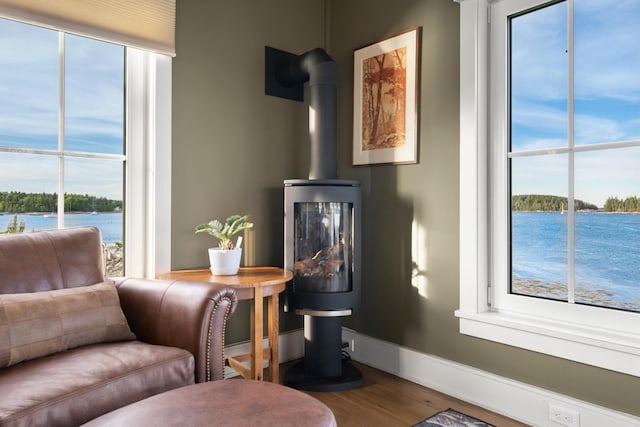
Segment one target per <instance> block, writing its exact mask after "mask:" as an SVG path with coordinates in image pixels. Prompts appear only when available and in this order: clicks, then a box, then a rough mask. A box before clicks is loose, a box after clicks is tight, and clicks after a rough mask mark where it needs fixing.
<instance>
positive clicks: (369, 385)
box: [280, 363, 526, 427]
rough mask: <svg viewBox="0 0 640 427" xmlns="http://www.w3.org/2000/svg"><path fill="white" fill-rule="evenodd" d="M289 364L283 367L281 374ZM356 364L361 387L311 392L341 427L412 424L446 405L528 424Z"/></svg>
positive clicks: (502, 425) (511, 424) (500, 422)
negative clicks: (359, 374) (329, 409)
mask: <svg viewBox="0 0 640 427" xmlns="http://www.w3.org/2000/svg"><path fill="white" fill-rule="evenodd" d="M289 365H290V363H287V364H283V365H282V366H281V368H280V372H281V376H282V375H283V374H284V372H285V371H286V369H287V367H288V366H289ZM355 365H356V366H357V367H358V369H360V372H362V376H363V378H364V384H363V386H362V387H358V388H355V389H352V390H346V391H340V392H308V394H310V395H312V396H314V397H316V398H317V399H319V400H320V401H322V402H324V403H325V404H326V405H327V406H328V407H329V408H331V410H332V411H333V413H334V414H335V416H336V420H337V421H338V427H363V426H367V427H378V426H380V427H395V426H397V427H410V426H412V425H414V424H415V423H417V422H419V421H422V420H423V419H425V418H427V417H429V416H431V415H433V414H435V413H436V412H440V411H442V410H445V409H447V408H453V409H455V410H456V411H459V412H463V413H465V414H467V415H470V416H473V417H476V418H479V419H481V420H484V421H486V422H488V423H491V424H494V425H496V426H498V427H522V426H526V424H522V423H519V422H517V421H514V420H511V419H509V418H507V417H504V416H502V415H499V414H496V413H494V412H491V411H487V410H485V409H482V408H480V407H478V406H474V405H471V404H469V403H466V402H464V401H462V400H459V399H455V398H453V397H450V396H447V395H445V394H442V393H439V392H437V391H435V390H432V389H429V388H426V387H422V386H420V385H418V384H415V383H412V382H410V381H407V380H404V379H402V378H399V377H396V376H394V375H391V374H388V373H386V372H383V371H380V370H378V369H374V368H371V367H369V366H366V365H362V364H359V363H355Z"/></svg>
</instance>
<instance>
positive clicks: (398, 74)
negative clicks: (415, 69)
mask: <svg viewBox="0 0 640 427" xmlns="http://www.w3.org/2000/svg"><path fill="white" fill-rule="evenodd" d="M406 59H407V48H406V47H402V48H400V49H396V50H393V51H390V52H385V53H382V54H380V55H377V56H374V57H371V58H367V59H365V60H364V61H363V64H362V65H363V79H362V150H363V151H364V150H377V149H381V148H394V147H399V146H402V145H404V144H405V142H406V119H405V117H406V114H405V112H406V109H407V105H406V91H407V84H406V81H407V60H406Z"/></svg>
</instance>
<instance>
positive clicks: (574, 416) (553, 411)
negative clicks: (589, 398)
mask: <svg viewBox="0 0 640 427" xmlns="http://www.w3.org/2000/svg"><path fill="white" fill-rule="evenodd" d="M549 419H550V420H551V421H553V422H556V423H558V424H562V425H563V426H567V427H580V413H579V412H578V411H574V410H572V409H567V408H563V407H561V406H557V405H552V404H549Z"/></svg>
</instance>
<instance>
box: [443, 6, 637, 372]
mask: <svg viewBox="0 0 640 427" xmlns="http://www.w3.org/2000/svg"><path fill="white" fill-rule="evenodd" d="M520 1H521V0H509V4H510V6H511V5H512V4H514V3H519V2H520ZM522 1H524V0H522ZM493 3H496V4H498V3H506V0H503V1H502V2H493V1H489V0H463V1H461V2H460V308H459V310H457V311H456V312H455V314H456V316H458V317H459V319H460V332H461V333H463V334H467V335H471V336H475V337H479V338H483V339H487V340H491V341H495V342H499V343H503V344H508V345H512V346H516V347H520V348H524V349H527V350H532V351H536V352H540V353H544V354H548V355H552V356H556V357H561V358H565V359H568V360H573V361H577V362H581V363H585V364H589V365H593V366H597V367H601V368H606V369H610V370H613V371H617V372H622V373H625V374H630V375H634V376H640V333H639V330H640V328H638V327H637V325H638V324H639V323H640V315H638V314H637V313H628V312H622V311H616V310H610V309H603V308H597V307H589V306H583V305H575V304H567V303H562V302H557V301H549V300H542V299H536V298H531V297H526V296H518V295H509V294H508V291H507V285H506V279H505V277H504V271H505V269H504V266H502V267H500V266H499V264H494V262H495V261H496V260H499V258H500V257H502V259H503V260H506V256H507V251H506V243H505V242H506V232H507V229H506V223H507V222H506V221H507V212H508V208H507V207H506V200H507V199H506V198H505V197H504V195H505V194H506V162H504V163H505V164H504V168H505V169H504V170H502V169H500V166H499V165H498V167H497V168H496V166H497V165H496V164H495V163H492V164H491V167H489V162H490V160H491V159H492V158H493V157H492V156H494V155H496V153H500V150H501V149H504V146H503V147H500V146H496V145H495V140H494V139H493V138H494V137H493V136H492V137H491V140H493V141H494V144H489V140H490V138H489V134H490V130H491V129H497V128H501V129H506V119H505V117H506V115H505V114H501V112H500V111H494V110H493V105H491V104H490V102H491V99H492V97H498V98H499V97H501V96H506V94H503V93H500V92H499V90H498V91H496V90H495V89H496V87H494V86H496V85H491V84H490V80H489V77H490V76H491V77H492V78H494V77H495V75H494V74H493V73H494V72H495V70H491V73H490V71H489V67H490V65H492V61H494V58H491V57H490V55H492V54H495V53H499V52H500V47H497V48H492V47H490V34H489V32H490V26H489V20H490V11H491V8H492V7H495V5H494V6H492V4H493ZM502 71H504V70H502ZM505 75H506V74H505ZM490 86H491V89H492V90H493V92H491V91H490ZM489 111H491V115H489V114H488V112H489ZM505 143H506V141H505V140H504V139H503V140H502V141H499V142H498V144H505ZM494 149H496V150H498V151H494ZM502 152H504V151H502ZM494 180H496V181H494ZM495 182H502V183H503V184H504V187H502V186H499V185H496V184H494V183H495ZM500 203H502V205H501V204H500ZM491 230H499V232H498V233H492V232H491ZM496 254H499V256H498V257H496ZM501 276H502V277H501ZM490 285H493V286H491V287H490ZM490 301H492V302H493V304H491V303H490Z"/></svg>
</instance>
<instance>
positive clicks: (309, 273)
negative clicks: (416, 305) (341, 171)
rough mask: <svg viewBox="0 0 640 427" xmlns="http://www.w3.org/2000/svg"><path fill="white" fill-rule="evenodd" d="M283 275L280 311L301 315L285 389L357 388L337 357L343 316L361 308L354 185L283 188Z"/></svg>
mask: <svg viewBox="0 0 640 427" xmlns="http://www.w3.org/2000/svg"><path fill="white" fill-rule="evenodd" d="M284 185H285V187H284V220H285V225H284V229H285V242H284V248H285V263H284V264H285V268H287V269H289V270H291V271H293V281H292V282H291V283H289V284H288V285H287V291H286V292H287V293H286V295H285V311H288V312H292V313H296V314H299V315H302V316H304V332H305V352H304V354H305V356H304V360H303V361H302V362H301V363H299V364H298V365H294V366H293V367H292V368H290V369H289V370H288V371H287V373H286V375H285V384H287V385H289V386H292V387H295V388H300V389H303V390H312V391H335V390H345V389H349V388H353V387H357V386H359V385H361V384H362V376H361V375H360V372H359V371H358V370H357V369H356V368H355V367H353V365H351V364H350V363H349V361H348V360H343V357H342V317H344V316H350V315H351V314H353V313H354V311H356V310H357V309H358V308H359V306H360V289H361V286H360V243H359V242H360V232H361V228H360V217H361V200H360V184H359V183H358V182H357V181H348V180H338V179H326V180H300V179H291V180H286V181H285V184H284Z"/></svg>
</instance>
